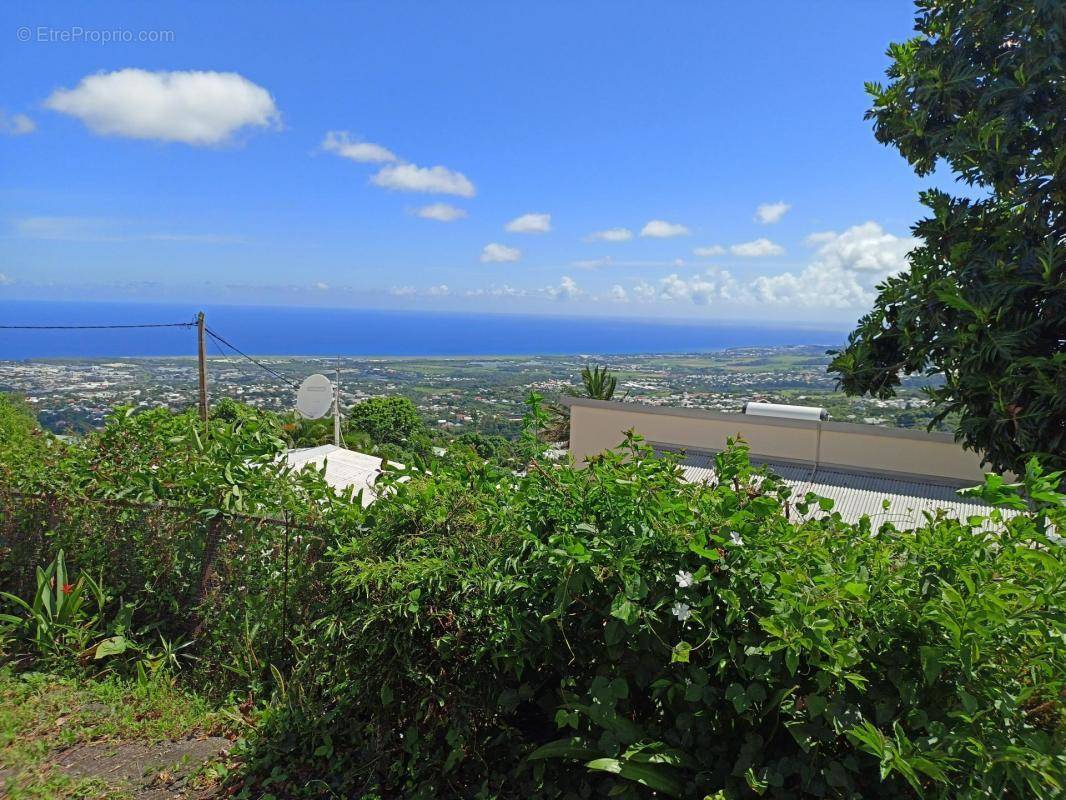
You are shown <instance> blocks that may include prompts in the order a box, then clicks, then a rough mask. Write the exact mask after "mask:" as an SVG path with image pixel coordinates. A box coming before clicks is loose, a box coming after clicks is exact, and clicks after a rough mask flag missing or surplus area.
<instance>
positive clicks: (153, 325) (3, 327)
mask: <svg viewBox="0 0 1066 800" xmlns="http://www.w3.org/2000/svg"><path fill="white" fill-rule="evenodd" d="M195 327H196V323H195V322H149V323H145V324H143V325H0V330H6V331H12V330H14V331H84V330H115V329H118V328H195Z"/></svg>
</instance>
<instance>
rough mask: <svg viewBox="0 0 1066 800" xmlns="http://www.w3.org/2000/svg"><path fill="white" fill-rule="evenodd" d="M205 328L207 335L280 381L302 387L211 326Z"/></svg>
mask: <svg viewBox="0 0 1066 800" xmlns="http://www.w3.org/2000/svg"><path fill="white" fill-rule="evenodd" d="M205 330H206V331H207V335H208V336H210V337H211V338H212V339H216V340H218V341H219V342H221V343H222V344H224V345H225V346H226V347H228V348H229V349H230V350H232V351H233V352H234V353H236V354H237V355H239V356H242V357H244V358H246V359H248V360H249V361H251V362H252V363H253V364H255V365H256V366H257V367H259V368H260V369H262V370H264V371H265V372H269V373H270V374H271V375H273V376H274V377H275V378H277V379H278V380H279V381H284V382H285V383H287V384H289V386H291V387H292V388H293V389H298V388H300V387H299V386H297V385H296V384H295V383H293V382H292V381H290V380H289V379H288V378H286V377H285V376H284V375H282V374H281V373H280V372H277V371H276V370H273V369H271V368H270V367H268V366H267V365H266V364H264V363H263V362H262V361H257V360H256V359H254V358H252V357H251V356H250V355H248V354H247V353H245V352H244V351H243V350H241V349H240V348H238V347H236V346H234V345H232V344H230V343H229V342H228V341H226V339H225V338H223V337H222V336H220V335H218V334H217V333H215V332H214V331H213V330H211V329H210V328H205Z"/></svg>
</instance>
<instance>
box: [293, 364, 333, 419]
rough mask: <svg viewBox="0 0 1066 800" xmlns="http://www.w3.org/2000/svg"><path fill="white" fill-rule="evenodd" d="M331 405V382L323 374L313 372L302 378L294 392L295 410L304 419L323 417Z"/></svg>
mask: <svg viewBox="0 0 1066 800" xmlns="http://www.w3.org/2000/svg"><path fill="white" fill-rule="evenodd" d="M332 405H333V384H332V383H331V382H330V379H329V378H327V377H326V376H325V375H320V374H318V373H315V374H314V375H309V376H308V377H306V378H304V382H303V383H301V384H300V390H299V391H298V392H297V393H296V411H297V413H298V414H299V415H300V416H301V417H304V418H305V419H318V418H319V417H324V416H325V415H326V412H327V411H329V408H330V406H332Z"/></svg>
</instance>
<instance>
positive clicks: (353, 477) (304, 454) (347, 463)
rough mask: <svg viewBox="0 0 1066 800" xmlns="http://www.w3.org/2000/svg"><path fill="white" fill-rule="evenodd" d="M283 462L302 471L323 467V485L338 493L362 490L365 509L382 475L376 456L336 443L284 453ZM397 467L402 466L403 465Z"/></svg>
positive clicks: (372, 498) (379, 460) (374, 493)
mask: <svg viewBox="0 0 1066 800" xmlns="http://www.w3.org/2000/svg"><path fill="white" fill-rule="evenodd" d="M285 461H286V463H287V464H288V465H289V466H290V467H292V468H293V469H303V468H304V467H306V466H308V465H313V466H314V467H315V469H322V465H323V464H325V465H326V483H328V484H329V485H330V486H332V487H333V488H334V489H335V490H337V491H338V492H341V491H347V490H348V489H349V488H351V489H354V490H355V491H356V492H358V491H360V490H362V492H363V505H364V506H368V505H370V504H371V503H373V502H374V501H375V500H376V499H377V492H376V491H375V490H374V484H375V483H377V479H378V476H379V475H381V459H380V458H378V457H377V456H371V455H367V454H366V453H360V452H358V451H356V450H348V449H346V448H344V447H337V445H335V444H323V445H319V446H318V447H300V448H297V449H295V450H289V451H287V452H286V454H285ZM396 466H398V467H402V466H403V465H402V464H397V465H396Z"/></svg>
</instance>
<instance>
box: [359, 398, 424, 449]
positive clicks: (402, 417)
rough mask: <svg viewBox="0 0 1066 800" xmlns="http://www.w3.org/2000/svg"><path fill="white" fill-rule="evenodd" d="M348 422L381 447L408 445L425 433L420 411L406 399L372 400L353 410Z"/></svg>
mask: <svg viewBox="0 0 1066 800" xmlns="http://www.w3.org/2000/svg"><path fill="white" fill-rule="evenodd" d="M348 418H349V420H350V422H351V425H352V427H353V428H355V429H356V430H359V431H362V432H364V433H366V434H367V435H368V436H370V438H371V439H372V440H373V441H374V442H375V443H377V444H395V445H404V444H407V443H408V442H410V441H411V440H412V439H413V438H414V437H415V436H417V435H418V434H421V433H423V432H424V431H425V423H424V422H423V421H422V417H421V415H420V414H419V413H418V408H416V407H415V404H414V403H412V402H411V401H410V400H409V399H407V398H406V397H400V396H390V397H370V398H368V399H366V400H363V401H362V402H361V403H356V404H355V405H354V406H352V409H351V411H350V412H349V417H348Z"/></svg>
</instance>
